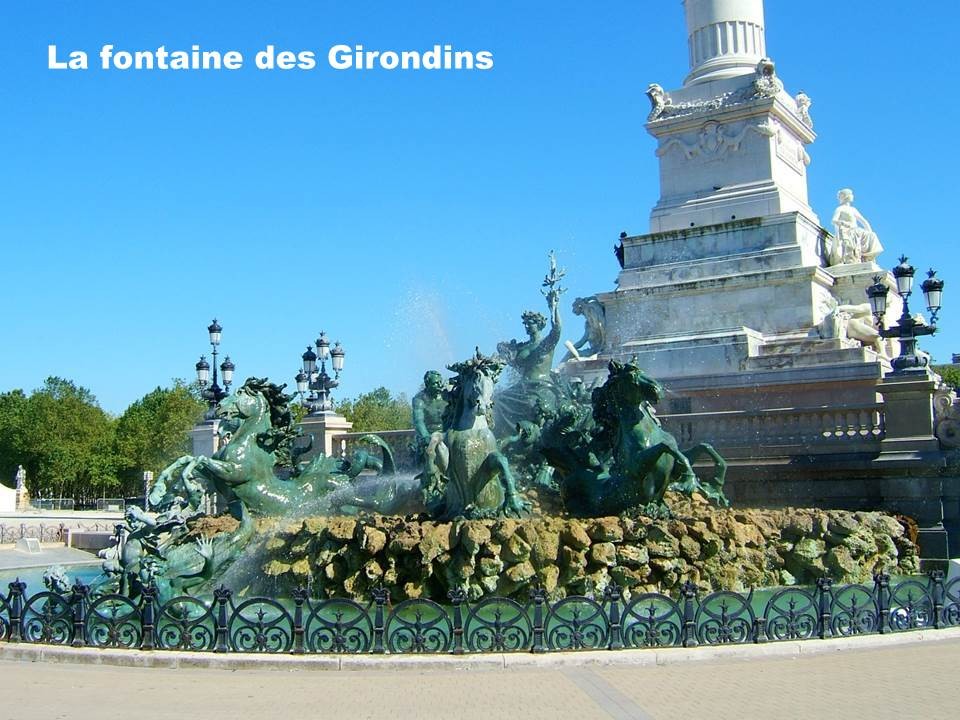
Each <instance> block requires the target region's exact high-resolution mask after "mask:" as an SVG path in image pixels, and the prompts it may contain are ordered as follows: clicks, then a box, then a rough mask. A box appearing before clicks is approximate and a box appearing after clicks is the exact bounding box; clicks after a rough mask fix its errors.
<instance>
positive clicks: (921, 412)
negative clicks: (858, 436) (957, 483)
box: [877, 370, 940, 452]
mask: <svg viewBox="0 0 960 720" xmlns="http://www.w3.org/2000/svg"><path fill="white" fill-rule="evenodd" d="M936 386H937V382H936V379H935V377H934V375H933V373H932V372H930V370H920V371H916V372H909V373H903V374H894V373H891V374H889V375H887V376H886V377H885V378H884V379H883V382H881V383H880V384H879V385H877V392H879V393H880V394H881V395H882V396H883V405H884V418H885V430H886V433H885V437H884V440H883V449H884V451H896V450H897V449H898V448H901V447H902V448H909V450H910V451H912V452H923V451H930V452H936V451H938V450H939V449H940V443H939V441H938V440H937V438H936V437H934V434H933V393H934V391H935V390H936Z"/></svg>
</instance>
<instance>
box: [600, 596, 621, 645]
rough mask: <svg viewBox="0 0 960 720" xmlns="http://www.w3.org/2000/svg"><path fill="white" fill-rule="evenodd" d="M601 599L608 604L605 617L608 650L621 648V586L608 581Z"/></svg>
mask: <svg viewBox="0 0 960 720" xmlns="http://www.w3.org/2000/svg"><path fill="white" fill-rule="evenodd" d="M603 600H604V602H606V603H608V604H609V605H610V607H609V609H608V610H607V619H608V620H609V622H610V642H609V643H607V648H608V649H610V650H622V649H623V626H622V625H621V622H622V618H621V615H620V601H621V600H623V588H621V587H620V586H619V585H617V584H616V583H610V584H609V585H607V586H606V587H605V588H604V589H603Z"/></svg>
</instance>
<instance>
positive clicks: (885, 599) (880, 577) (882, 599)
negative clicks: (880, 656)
mask: <svg viewBox="0 0 960 720" xmlns="http://www.w3.org/2000/svg"><path fill="white" fill-rule="evenodd" d="M873 589H874V592H875V593H876V596H877V631H878V632H879V633H880V634H881V635H883V634H884V633H885V632H886V631H887V616H888V615H889V614H890V608H889V607H888V604H889V601H890V598H889V591H890V576H889V575H887V574H886V573H884V572H880V573H877V574H876V575H874V576H873Z"/></svg>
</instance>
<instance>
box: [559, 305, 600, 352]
mask: <svg viewBox="0 0 960 720" xmlns="http://www.w3.org/2000/svg"><path fill="white" fill-rule="evenodd" d="M573 314H574V315H582V316H583V324H584V328H583V337H581V338H580V339H579V340H577V341H576V342H575V343H571V342H570V341H567V342H566V343H564V344H565V345H566V347H567V350H568V352H567V354H566V356H565V357H564V358H563V359H564V361H566V360H572V359H577V360H581V359H583V358H585V357H591V356H596V355H598V354H599V353H600V352H602V351H603V345H604V330H603V322H604V309H603V305H602V304H601V303H600V301H599V300H597V298H596V297H587V298H577V299H576V300H574V301H573Z"/></svg>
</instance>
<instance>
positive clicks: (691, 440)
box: [659, 403, 884, 448]
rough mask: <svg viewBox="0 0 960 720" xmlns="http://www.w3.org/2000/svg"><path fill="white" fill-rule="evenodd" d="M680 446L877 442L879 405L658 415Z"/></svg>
mask: <svg viewBox="0 0 960 720" xmlns="http://www.w3.org/2000/svg"><path fill="white" fill-rule="evenodd" d="M659 417H660V420H661V421H662V422H663V426H664V427H665V428H666V429H667V430H669V431H670V432H671V433H673V434H674V435H675V436H676V438H677V441H678V442H679V443H680V444H681V445H684V446H686V445H693V444H696V443H700V442H709V443H711V444H713V445H715V446H716V447H718V448H732V447H756V446H769V445H788V446H789V445H794V446H805V447H816V446H825V445H829V446H832V447H836V445H837V444H838V443H847V444H852V443H854V442H861V443H879V441H880V440H883V438H884V418H883V405H882V404H880V403H875V404H868V405H850V406H839V407H830V408H824V407H811V408H783V409H772V410H738V411H730V412H714V413H683V414H665V415H660V416H659Z"/></svg>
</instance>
